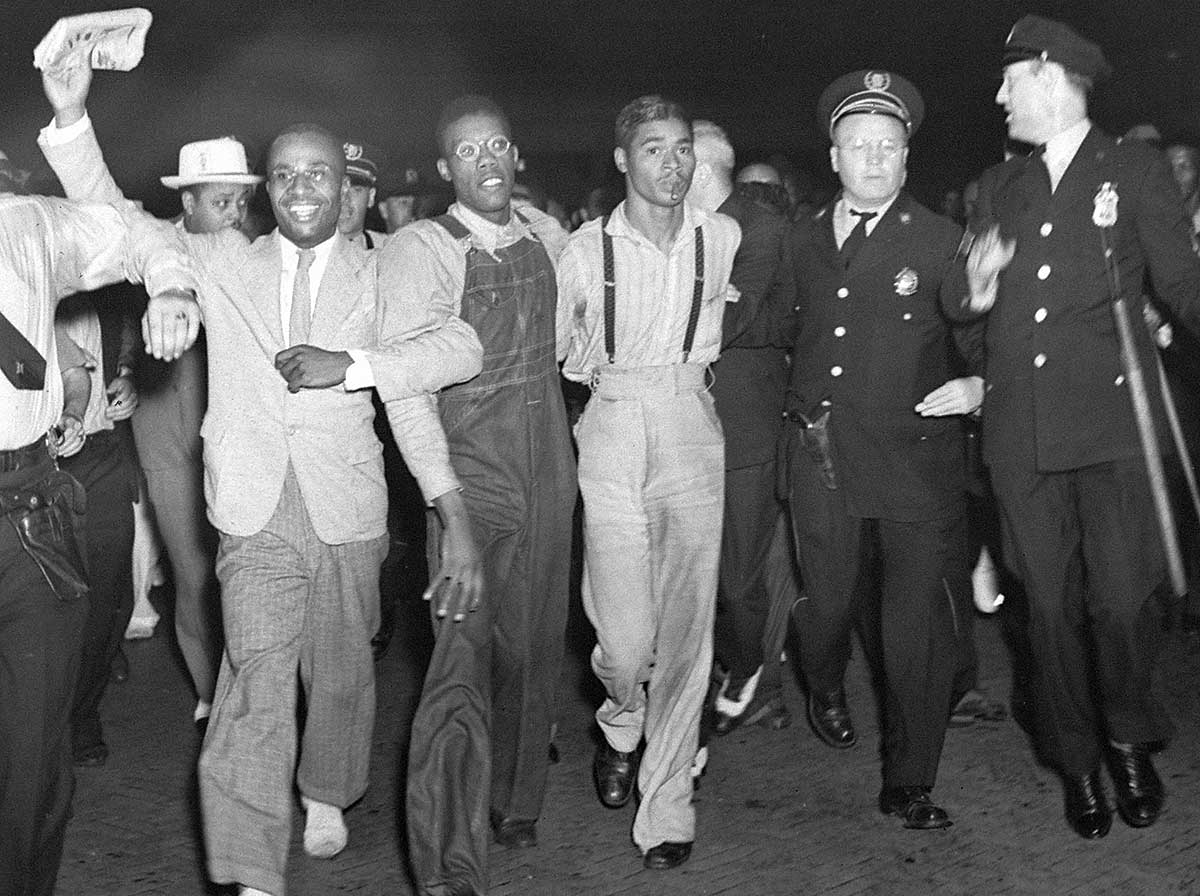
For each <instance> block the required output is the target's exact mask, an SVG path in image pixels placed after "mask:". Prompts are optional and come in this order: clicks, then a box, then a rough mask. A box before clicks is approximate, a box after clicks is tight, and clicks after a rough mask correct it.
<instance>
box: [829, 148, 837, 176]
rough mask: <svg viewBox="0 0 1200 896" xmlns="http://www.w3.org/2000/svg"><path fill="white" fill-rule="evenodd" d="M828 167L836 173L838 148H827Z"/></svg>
mask: <svg viewBox="0 0 1200 896" xmlns="http://www.w3.org/2000/svg"><path fill="white" fill-rule="evenodd" d="M829 165H830V167H831V168H833V173H834V174H837V173H838V148H837V146H836V145H834V146H831V147H829Z"/></svg>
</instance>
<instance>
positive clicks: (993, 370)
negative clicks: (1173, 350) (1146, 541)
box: [960, 128, 1200, 472]
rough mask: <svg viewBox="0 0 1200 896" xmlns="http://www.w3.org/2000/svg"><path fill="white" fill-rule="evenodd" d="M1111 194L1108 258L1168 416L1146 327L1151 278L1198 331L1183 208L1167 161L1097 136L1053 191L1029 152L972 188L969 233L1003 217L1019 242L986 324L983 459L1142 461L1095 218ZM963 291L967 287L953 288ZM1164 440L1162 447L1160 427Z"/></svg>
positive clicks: (1042, 463) (1155, 394)
mask: <svg viewBox="0 0 1200 896" xmlns="http://www.w3.org/2000/svg"><path fill="white" fill-rule="evenodd" d="M1106 181H1107V182H1110V183H1112V184H1113V185H1114V187H1115V189H1116V191H1117V195H1118V202H1117V223H1116V225H1115V226H1114V227H1113V228H1112V233H1111V240H1112V247H1113V257H1114V258H1115V259H1116V262H1117V269H1118V274H1119V280H1120V286H1121V292H1122V294H1123V295H1124V297H1125V299H1126V301H1127V303H1128V305H1129V309H1130V313H1131V317H1132V319H1133V330H1134V333H1135V335H1136V337H1137V339H1138V343H1139V355H1140V357H1141V361H1142V366H1143V368H1144V370H1145V372H1146V382H1147V384H1148V387H1149V391H1150V393H1151V401H1152V405H1153V407H1154V410H1155V412H1156V413H1155V417H1156V419H1158V420H1159V421H1162V420H1163V414H1162V413H1161V395H1160V393H1159V389H1158V376H1157V374H1156V373H1155V370H1154V363H1155V362H1154V349H1153V346H1152V343H1151V341H1150V338H1149V335H1148V333H1147V330H1146V328H1145V326H1144V325H1143V324H1142V321H1141V316H1142V300H1141V291H1142V285H1143V279H1144V277H1145V274H1146V273H1147V271H1148V272H1149V275H1150V278H1151V282H1152V284H1153V287H1154V292H1155V295H1156V296H1158V297H1159V298H1160V299H1161V300H1162V301H1163V302H1165V303H1166V304H1167V305H1169V306H1170V307H1171V309H1172V310H1173V311H1174V312H1175V313H1176V315H1177V316H1178V317H1179V318H1180V319H1181V320H1183V321H1184V322H1185V323H1186V324H1188V325H1189V326H1191V327H1192V328H1193V330H1195V329H1196V328H1197V324H1198V323H1200V261H1198V260H1197V258H1196V257H1195V255H1194V254H1193V252H1192V247H1191V240H1190V230H1189V225H1188V221H1187V219H1186V217H1185V213H1184V207H1183V202H1182V200H1181V199H1180V197H1179V193H1178V190H1177V189H1176V187H1175V183H1174V180H1173V179H1172V177H1171V173H1170V170H1169V169H1168V167H1167V164H1166V162H1165V160H1164V159H1163V158H1162V155H1161V153H1159V152H1157V151H1156V150H1154V149H1153V148H1151V147H1149V146H1147V145H1145V144H1144V143H1141V142H1140V141H1130V142H1126V143H1120V144H1118V143H1116V142H1115V141H1114V140H1113V139H1112V138H1110V137H1108V136H1107V135H1105V134H1104V133H1102V132H1101V131H1099V130H1097V129H1096V128H1092V130H1091V131H1089V132H1088V135H1087V137H1086V138H1084V141H1083V143H1082V144H1081V145H1080V147H1079V151H1078V152H1077V153H1076V155H1075V158H1074V159H1073V160H1072V161H1071V164H1070V166H1069V167H1068V168H1067V170H1066V172H1065V173H1064V175H1063V177H1062V180H1061V181H1060V182H1059V185H1058V189H1057V190H1056V191H1055V192H1054V194H1053V195H1051V193H1050V182H1049V179H1048V177H1047V175H1046V173H1045V167H1044V166H1043V165H1042V164H1041V162H1040V160H1039V159H1037V158H1036V157H1029V158H1015V159H1010V160H1009V161H1007V162H1005V163H1003V164H1002V165H998V166H996V167H994V168H991V169H989V170H988V171H987V172H985V174H984V175H983V177H982V179H981V180H980V191H979V205H978V210H977V214H976V218H975V219H974V220H973V221H972V224H971V229H972V230H973V231H975V232H982V231H983V230H984V229H985V228H986V227H987V226H988V225H989V224H991V223H993V222H998V223H999V224H1000V228H1001V233H1002V235H1004V236H1005V237H1006V238H1008V239H1015V240H1016V243H1017V248H1016V255H1015V256H1014V257H1013V260H1012V262H1011V263H1010V264H1009V266H1008V268H1007V269H1006V270H1005V271H1004V272H1003V273H1002V274H1001V275H1000V285H999V294H998V297H997V300H996V304H995V306H994V307H993V308H992V310H991V312H990V313H989V315H988V318H987V324H986V327H987V333H986V340H985V345H986V355H987V379H988V393H987V397H986V399H985V402H984V408H983V448H984V459H985V461H986V462H987V463H989V464H990V465H993V466H995V465H997V464H1006V465H1015V466H1017V467H1018V468H1021V469H1027V470H1028V469H1036V470H1038V471H1042V472H1051V471H1061V470H1069V469H1076V468H1079V467H1084V466H1088V465H1091V464H1096V463H1102V462H1105V461H1111V460H1115V459H1118V458H1126V457H1131V456H1134V455H1136V454H1137V453H1139V452H1140V450H1141V449H1140V444H1139V441H1138V435H1137V429H1136V423H1135V419H1134V415H1133V405H1132V402H1131V399H1130V397H1129V387H1128V385H1126V383H1125V376H1124V373H1123V368H1122V365H1121V357H1120V344H1119V341H1118V338H1117V332H1116V325H1115V324H1114V320H1113V314H1112V310H1111V301H1110V293H1109V285H1108V279H1107V275H1106V272H1105V265H1104V254H1103V251H1104V250H1103V245H1102V243H1101V233H1100V230H1099V229H1098V228H1097V226H1096V225H1095V224H1094V223H1093V221H1092V214H1093V211H1094V208H1095V197H1096V193H1097V191H1098V189H1099V188H1100V185H1101V184H1102V183H1104V182H1106ZM960 291H961V292H962V294H963V295H965V294H966V289H965V283H964V285H963V287H962V288H961V290H960ZM1159 441H1160V444H1161V445H1164V446H1165V445H1168V444H1169V436H1167V435H1166V433H1165V430H1163V431H1160V437H1159Z"/></svg>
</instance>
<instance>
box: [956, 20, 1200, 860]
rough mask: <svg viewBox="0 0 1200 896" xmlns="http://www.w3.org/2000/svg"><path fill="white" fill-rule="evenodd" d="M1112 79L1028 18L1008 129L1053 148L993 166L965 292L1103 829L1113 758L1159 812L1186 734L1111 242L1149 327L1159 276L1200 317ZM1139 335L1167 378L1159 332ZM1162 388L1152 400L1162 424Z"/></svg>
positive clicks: (1071, 815) (1128, 794)
mask: <svg viewBox="0 0 1200 896" xmlns="http://www.w3.org/2000/svg"><path fill="white" fill-rule="evenodd" d="M1110 71H1111V70H1110V68H1109V65H1108V63H1107V62H1106V61H1105V59H1104V55H1103V53H1102V51H1101V49H1100V48H1099V47H1098V46H1096V44H1094V43H1092V42H1091V41H1088V40H1086V39H1084V38H1083V37H1081V36H1080V35H1079V34H1077V33H1076V32H1075V31H1073V30H1072V29H1071V28H1069V27H1068V26H1066V25H1064V24H1061V23H1059V22H1055V21H1051V20H1048V19H1043V18H1040V17H1038V16H1026V17H1025V18H1023V19H1021V20H1020V21H1019V22H1017V24H1016V25H1015V26H1014V27H1013V29H1012V31H1011V33H1010V34H1009V37H1008V40H1007V42H1006V44H1005V50H1004V82H1003V84H1002V85H1001V87H1000V90H999V92H998V93H997V95H996V102H997V103H998V104H999V105H1001V106H1003V107H1004V109H1005V111H1006V112H1007V113H1008V117H1007V124H1008V133H1009V136H1010V137H1012V138H1014V139H1016V140H1021V141H1025V142H1028V143H1030V144H1033V145H1034V146H1036V147H1038V151H1036V152H1034V153H1033V154H1032V155H1031V156H1029V157H1027V158H1026V157H1018V158H1013V159H1010V160H1009V161H1007V162H1005V163H1003V164H1002V165H998V166H996V167H995V168H992V169H990V170H989V171H987V172H986V173H985V174H984V176H983V178H982V180H981V182H980V196H979V205H978V207H977V211H976V215H975V218H974V219H973V221H972V222H971V225H970V226H971V230H972V232H973V233H976V234H978V235H979V236H978V237H977V238H976V239H975V242H974V245H973V247H972V248H971V252H970V256H969V258H968V263H967V266H966V271H965V275H966V279H967V283H966V284H965V286H964V294H966V292H967V288H969V292H970V300H969V302H968V307H969V308H970V309H973V310H974V311H976V312H983V311H987V310H989V309H990V313H989V314H988V320H987V334H986V340H985V346H986V354H987V365H988V386H989V388H988V393H987V400H986V403H985V406H984V413H983V420H984V422H983V450H984V460H985V462H986V463H987V464H988V466H989V467H990V468H991V474H992V483H993V486H994V488H995V492H996V497H997V499H998V501H999V505H1000V510H1001V515H1002V522H1003V524H1004V534H1005V538H1006V548H1005V555H1006V560H1007V562H1008V563H1009V564H1010V565H1012V566H1013V567H1014V571H1015V572H1016V573H1017V574H1018V575H1019V576H1020V577H1021V578H1022V579H1023V580H1024V585H1025V590H1026V592H1027V593H1028V600H1029V612H1030V625H1029V634H1030V640H1031V645H1032V651H1033V658H1034V668H1033V682H1034V691H1035V702H1036V712H1037V727H1038V734H1039V739H1040V741H1041V745H1042V747H1043V749H1044V752H1045V754H1046V757H1047V759H1048V760H1049V761H1050V762H1051V763H1052V764H1053V765H1054V766H1055V767H1056V768H1057V770H1058V771H1059V772H1060V773H1061V774H1062V776H1063V779H1064V783H1065V793H1066V814H1067V819H1068V821H1069V822H1070V824H1071V827H1072V828H1073V829H1074V830H1075V831H1076V833H1078V834H1079V835H1080V836H1083V837H1086V838H1096V837H1103V836H1104V835H1105V834H1106V833H1108V830H1109V826H1110V824H1111V814H1110V812H1109V808H1108V804H1107V802H1106V799H1105V796H1104V791H1103V789H1102V785H1101V781H1100V776H1099V769H1100V765H1101V759H1102V757H1103V756H1104V754H1105V753H1106V752H1107V754H1108V759H1109V766H1110V770H1111V772H1112V778H1113V782H1114V784H1115V786H1116V790H1117V807H1118V809H1119V811H1120V813H1121V815H1122V817H1123V818H1124V819H1125V821H1126V822H1128V823H1129V824H1131V825H1133V826H1134V827H1144V826H1146V825H1149V824H1153V823H1154V821H1155V820H1156V819H1157V817H1158V814H1159V811H1160V810H1161V807H1162V803H1163V787H1162V783H1161V781H1160V780H1159V778H1158V775H1157V774H1156V773H1155V770H1154V766H1153V764H1152V763H1151V760H1150V749H1151V745H1152V744H1154V743H1156V742H1159V741H1162V740H1164V739H1166V738H1167V737H1169V736H1170V734H1171V724H1170V721H1169V720H1168V719H1167V717H1166V715H1165V714H1164V711H1163V709H1162V707H1161V706H1160V705H1159V703H1158V702H1157V701H1156V700H1155V699H1154V696H1153V694H1152V689H1151V676H1152V671H1153V666H1154V660H1155V657H1156V654H1157V653H1158V645H1159V642H1160V640H1161V632H1162V627H1161V624H1160V619H1159V613H1160V610H1161V608H1162V607H1161V600H1160V598H1161V597H1162V596H1163V594H1162V592H1163V587H1164V581H1165V578H1166V574H1165V563H1164V553H1163V549H1162V544H1161V539H1160V537H1159V534H1158V531H1157V528H1156V524H1155V515H1154V510H1153V506H1152V499H1151V493H1150V488H1149V482H1148V477H1147V473H1146V466H1145V462H1144V459H1143V456H1142V453H1141V449H1140V443H1139V436H1138V431H1137V427H1136V423H1135V417H1134V412H1133V405H1132V401H1131V398H1130V391H1129V386H1128V384H1127V383H1126V381H1125V380H1126V377H1125V373H1124V369H1123V367H1122V363H1121V357H1120V355H1121V347H1120V344H1119V340H1118V337H1117V333H1116V327H1115V325H1114V320H1113V314H1112V311H1111V304H1112V296H1111V293H1110V280H1109V276H1108V272H1107V271H1106V261H1105V242H1104V240H1102V236H1104V237H1105V238H1106V239H1107V242H1108V245H1109V246H1110V247H1111V249H1112V253H1111V259H1112V264H1113V265H1114V267H1115V269H1116V272H1117V275H1118V278H1117V279H1118V280H1119V284H1120V287H1119V288H1120V289H1121V290H1122V292H1123V294H1124V297H1125V299H1126V301H1127V302H1128V303H1129V304H1130V306H1131V308H1133V309H1134V316H1135V319H1136V317H1137V316H1139V310H1140V306H1141V302H1140V292H1141V289H1142V284H1143V278H1144V276H1145V274H1146V273H1147V272H1148V273H1149V275H1150V279H1151V282H1152V285H1153V288H1154V292H1155V294H1156V295H1157V296H1158V297H1160V298H1161V300H1162V301H1163V302H1164V303H1165V304H1167V305H1168V306H1170V307H1171V309H1172V310H1173V311H1175V313H1176V314H1177V315H1178V316H1179V318H1180V319H1181V320H1182V321H1183V322H1184V323H1186V324H1188V325H1189V326H1190V327H1192V329H1195V328H1196V324H1197V322H1200V265H1198V264H1197V259H1196V258H1195V256H1194V255H1193V254H1192V249H1191V243H1190V241H1189V230H1188V226H1187V221H1186V220H1185V216H1184V208H1183V203H1182V202H1181V200H1180V197H1179V194H1178V191H1177V190H1176V188H1175V184H1174V182H1173V181H1172V179H1171V173H1170V170H1169V169H1168V167H1167V165H1166V163H1165V161H1164V159H1163V157H1162V155H1161V154H1160V153H1159V152H1157V151H1156V150H1155V149H1153V148H1152V147H1150V146H1147V145H1145V144H1143V143H1140V142H1138V141H1125V142H1124V143H1120V144H1118V143H1117V142H1116V141H1114V140H1113V139H1111V138H1110V137H1108V136H1106V135H1105V134H1103V133H1102V132H1101V131H1100V130H1098V129H1097V128H1095V127H1093V126H1092V124H1091V122H1090V121H1089V120H1088V117H1087V95H1088V92H1089V90H1090V88H1091V86H1092V85H1093V83H1095V82H1096V81H1098V80H1100V79H1102V78H1103V77H1105V76H1107V75H1108V74H1109V73H1110ZM1102 226H1103V227H1104V231H1103V232H1102V230H1101V227H1102ZM1134 335H1135V338H1136V339H1137V340H1138V342H1139V343H1140V344H1139V345H1137V346H1136V347H1135V351H1136V352H1137V354H1138V355H1140V357H1141V361H1142V365H1143V366H1144V367H1145V368H1146V369H1147V370H1152V369H1153V365H1154V358H1153V347H1152V345H1151V343H1150V340H1149V337H1148V334H1147V332H1146V330H1145V328H1144V327H1141V326H1140V325H1139V326H1136V327H1134ZM1154 379H1155V377H1153V376H1150V377H1147V382H1148V383H1150V392H1151V395H1150V403H1151V406H1152V411H1154V412H1155V413H1154V415H1155V416H1156V417H1157V419H1159V420H1163V419H1164V418H1163V416H1162V414H1161V410H1162V408H1161V401H1160V395H1159V394H1158V389H1157V386H1156V385H1154V384H1153V383H1152V381H1153V380H1154ZM1167 441H1168V440H1167V437H1166V435H1165V430H1164V432H1163V434H1162V435H1161V436H1160V444H1166V443H1167ZM1105 742H1107V749H1106V748H1105V746H1104V744H1105Z"/></svg>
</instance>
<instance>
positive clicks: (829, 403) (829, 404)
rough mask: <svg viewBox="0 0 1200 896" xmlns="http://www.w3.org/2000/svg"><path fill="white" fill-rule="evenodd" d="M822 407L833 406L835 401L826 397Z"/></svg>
mask: <svg viewBox="0 0 1200 896" xmlns="http://www.w3.org/2000/svg"><path fill="white" fill-rule="evenodd" d="M821 407H823V408H831V407H833V402H832V401H830V400H829V399H828V398H826V399H824V400H823V401H822V402H821Z"/></svg>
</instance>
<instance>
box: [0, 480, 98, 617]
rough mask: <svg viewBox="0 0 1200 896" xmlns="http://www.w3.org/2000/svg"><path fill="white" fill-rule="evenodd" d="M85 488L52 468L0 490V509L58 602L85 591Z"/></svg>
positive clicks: (74, 598)
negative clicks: (33, 480) (39, 478)
mask: <svg viewBox="0 0 1200 896" xmlns="http://www.w3.org/2000/svg"><path fill="white" fill-rule="evenodd" d="M84 508H85V497H84V491H83V486H81V485H80V484H79V483H78V482H76V481H75V480H74V479H73V478H72V477H71V476H70V475H68V474H66V473H63V472H61V471H55V472H54V473H52V474H51V475H50V476H49V477H48V478H47V479H46V480H44V481H43V482H39V483H37V484H36V485H33V486H30V487H28V488H22V489H12V490H9V491H0V513H2V514H3V515H4V519H5V520H7V524H8V525H11V526H12V527H13V529H14V531H15V532H16V533H17V538H18V539H20V542H21V547H22V548H24V549H25V553H26V554H28V555H29V557H30V559H32V560H33V562H34V563H36V564H37V565H38V568H39V569H40V570H41V571H42V575H43V576H44V577H45V579H46V583H47V584H48V585H49V586H50V587H51V588H52V589H53V590H54V593H55V594H57V595H58V597H59V599H60V600H78V599H79V598H81V597H83V596H84V595H85V594H87V593H88V590H89V588H88V583H87V566H86V564H85V562H84V553H83V513H84Z"/></svg>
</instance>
